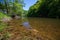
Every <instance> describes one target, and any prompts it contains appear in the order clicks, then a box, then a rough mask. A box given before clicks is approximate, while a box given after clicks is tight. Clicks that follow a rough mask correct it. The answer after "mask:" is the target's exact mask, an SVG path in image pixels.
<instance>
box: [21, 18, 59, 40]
mask: <svg viewBox="0 0 60 40" xmlns="http://www.w3.org/2000/svg"><path fill="white" fill-rule="evenodd" d="M22 25H23V26H24V27H26V28H29V29H32V28H33V29H36V30H38V31H39V32H40V34H41V35H42V36H44V37H46V36H47V37H48V38H51V39H53V40H60V38H59V37H60V19H53V18H23V19H22Z"/></svg>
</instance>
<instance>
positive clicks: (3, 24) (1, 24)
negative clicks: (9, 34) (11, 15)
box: [0, 22, 7, 32]
mask: <svg viewBox="0 0 60 40" xmlns="http://www.w3.org/2000/svg"><path fill="white" fill-rule="evenodd" d="M6 27H7V24H5V23H3V22H1V23H0V32H2V31H3V30H4V29H5V28H6Z"/></svg>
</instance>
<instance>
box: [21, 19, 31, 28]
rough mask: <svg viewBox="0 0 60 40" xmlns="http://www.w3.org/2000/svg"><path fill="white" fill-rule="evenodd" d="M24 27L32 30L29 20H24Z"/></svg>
mask: <svg viewBox="0 0 60 40" xmlns="http://www.w3.org/2000/svg"><path fill="white" fill-rule="evenodd" d="M22 25H23V26H24V27H26V28H27V29H32V27H31V25H30V23H29V21H28V19H27V18H22Z"/></svg>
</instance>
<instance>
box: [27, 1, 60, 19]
mask: <svg viewBox="0 0 60 40" xmlns="http://www.w3.org/2000/svg"><path fill="white" fill-rule="evenodd" d="M27 16H28V17H48V18H57V17H58V18H60V0H38V1H37V2H36V3H35V4H34V5H32V6H31V7H30V9H29V11H28V14H27Z"/></svg>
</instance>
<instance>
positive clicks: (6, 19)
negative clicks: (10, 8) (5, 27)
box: [1, 17, 12, 22]
mask: <svg viewBox="0 0 60 40" xmlns="http://www.w3.org/2000/svg"><path fill="white" fill-rule="evenodd" d="M10 20H12V19H11V18H10V17H8V18H6V17H4V18H2V20H1V21H2V22H9V21H10Z"/></svg>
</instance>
